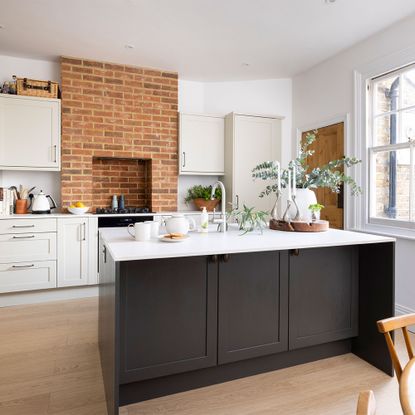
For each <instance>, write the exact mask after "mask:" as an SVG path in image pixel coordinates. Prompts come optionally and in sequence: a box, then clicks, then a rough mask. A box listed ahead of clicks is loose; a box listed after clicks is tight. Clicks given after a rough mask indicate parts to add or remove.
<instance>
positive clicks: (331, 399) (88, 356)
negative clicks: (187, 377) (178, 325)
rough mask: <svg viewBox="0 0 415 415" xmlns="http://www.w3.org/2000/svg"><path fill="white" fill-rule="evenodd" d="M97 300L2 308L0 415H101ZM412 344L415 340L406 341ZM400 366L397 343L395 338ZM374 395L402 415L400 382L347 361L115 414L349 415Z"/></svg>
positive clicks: (384, 411)
mask: <svg viewBox="0 0 415 415" xmlns="http://www.w3.org/2000/svg"><path fill="white" fill-rule="evenodd" d="M97 313H98V300H97V298H89V299H82V300H71V301H59V302H54V303H45V304H36V305H30V306H18V307H8V308H1V309H0V415H106V411H105V402H104V390H103V383H102V376H101V367H100V362H99V353H98V345H97ZM412 337H414V336H412ZM397 343H398V346H399V354H400V355H401V356H402V357H403V359H404V361H406V360H407V358H406V356H405V355H404V348H403V347H404V346H403V340H402V338H401V337H400V336H398V337H397ZM364 389H373V390H374V392H375V395H376V400H377V406H378V412H377V414H378V415H401V414H402V412H401V409H400V404H399V394H398V383H397V381H396V379H393V378H390V377H389V376H387V375H385V374H384V373H382V372H380V371H379V370H377V369H375V368H374V367H372V366H370V365H369V364H367V363H366V362H364V361H362V360H361V359H359V358H358V357H356V356H354V355H352V354H347V355H343V356H338V357H333V358H330V359H324V360H320V361H317V362H312V363H307V364H304V365H299V366H295V367H291V368H287V369H282V370H278V371H274V372H269V373H264V374H261V375H257V376H251V377H249V378H244V379H239V380H235V381H232V382H227V383H223V384H220V385H213V386H209V387H206V388H201V389H196V390H193V391H188V392H183V393H178V394H175V395H171V396H166V397H162V398H158V399H153V400H150V401H146V402H141V403H138V404H134V405H129V406H126V407H123V408H122V409H121V411H120V412H121V415H351V414H354V413H355V410H356V403H357V397H358V394H359V392H360V391H361V390H364Z"/></svg>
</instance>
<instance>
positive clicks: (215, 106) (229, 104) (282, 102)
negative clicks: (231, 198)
mask: <svg viewBox="0 0 415 415" xmlns="http://www.w3.org/2000/svg"><path fill="white" fill-rule="evenodd" d="M179 111H183V112H195V113H206V114H219V115H226V114H228V113H230V112H240V113H246V114H258V115H282V116H284V117H285V119H284V120H283V126H282V130H283V131H282V137H283V143H282V157H281V158H282V163H283V164H287V163H288V161H289V160H290V159H291V124H292V85H291V79H267V80H258V81H238V82H205V83H203V82H194V81H185V80H179ZM216 180H217V177H216V176H180V177H179V189H178V209H179V210H189V209H192V206H187V205H186V204H185V203H184V202H183V195H185V194H186V190H187V189H188V188H189V187H191V186H193V185H195V184H202V185H209V184H212V183H213V182H215V181H216Z"/></svg>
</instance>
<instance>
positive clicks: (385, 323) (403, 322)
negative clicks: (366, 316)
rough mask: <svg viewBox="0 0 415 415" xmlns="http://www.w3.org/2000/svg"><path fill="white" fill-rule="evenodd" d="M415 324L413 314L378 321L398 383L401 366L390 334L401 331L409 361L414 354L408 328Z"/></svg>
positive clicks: (414, 315) (414, 314)
mask: <svg viewBox="0 0 415 415" xmlns="http://www.w3.org/2000/svg"><path fill="white" fill-rule="evenodd" d="M414 324H415V313H413V314H405V315H403V316H398V317H391V318H387V319H385V320H380V321H378V330H379V331H380V332H381V333H383V334H384V335H385V340H386V344H387V346H388V349H389V354H390V356H391V359H392V363H393V367H394V368H395V372H396V377H397V378H398V382H399V381H400V380H401V375H402V365H401V363H400V361H399V357H398V353H397V352H396V349H395V345H394V343H393V340H392V337H391V335H390V332H391V331H393V330H397V329H402V333H403V338H404V339H405V345H406V350H407V352H408V357H409V359H413V357H414V352H413V349H412V345H411V341H410V339H409V334H408V329H407V327H408V326H412V325H414Z"/></svg>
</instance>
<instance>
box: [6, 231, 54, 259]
mask: <svg viewBox="0 0 415 415" xmlns="http://www.w3.org/2000/svg"><path fill="white" fill-rule="evenodd" d="M55 259H56V233H21V234H17V235H11V234H6V235H0V263H9V262H19V261H46V260H55Z"/></svg>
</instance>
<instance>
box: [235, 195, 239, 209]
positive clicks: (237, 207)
mask: <svg viewBox="0 0 415 415" xmlns="http://www.w3.org/2000/svg"><path fill="white" fill-rule="evenodd" d="M235 204H236V208H235V209H236V210H239V196H238V195H236V196H235Z"/></svg>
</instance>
